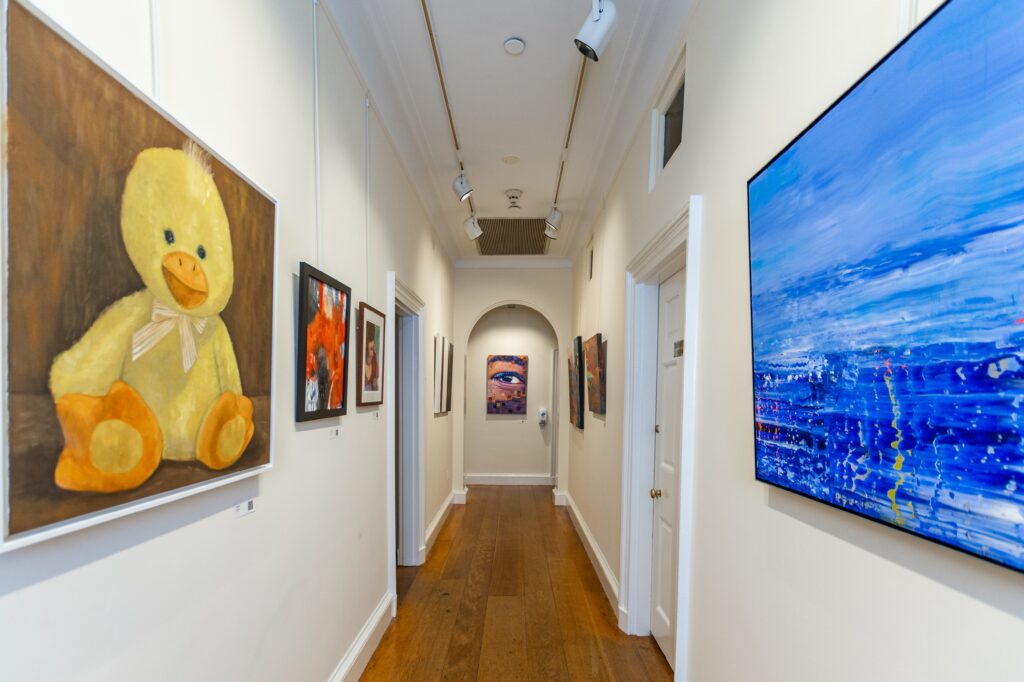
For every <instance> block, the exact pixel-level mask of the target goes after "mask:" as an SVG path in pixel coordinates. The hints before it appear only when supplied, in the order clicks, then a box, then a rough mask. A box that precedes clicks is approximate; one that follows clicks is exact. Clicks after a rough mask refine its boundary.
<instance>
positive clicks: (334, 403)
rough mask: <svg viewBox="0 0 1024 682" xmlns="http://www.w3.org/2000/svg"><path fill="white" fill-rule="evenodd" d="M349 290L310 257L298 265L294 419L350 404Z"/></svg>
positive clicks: (307, 418)
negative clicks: (323, 270)
mask: <svg viewBox="0 0 1024 682" xmlns="http://www.w3.org/2000/svg"><path fill="white" fill-rule="evenodd" d="M351 301H352V290H351V289H350V288H349V287H347V286H345V285H344V284H342V283H341V282H339V281H338V280H336V279H334V278H333V277H331V276H330V275H328V274H326V273H324V272H320V271H319V270H317V269H316V268H314V267H313V266H312V265H310V264H309V263H301V264H300V266H299V338H298V343H297V344H296V345H297V346H298V363H297V367H296V371H295V374H296V381H297V387H296V394H295V420H296V421H300V422H305V421H311V420H313V419H324V418H325V417H336V416H339V415H343V414H345V413H346V412H347V410H348V325H349V314H350V309H351Z"/></svg>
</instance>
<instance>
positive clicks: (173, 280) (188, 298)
mask: <svg viewBox="0 0 1024 682" xmlns="http://www.w3.org/2000/svg"><path fill="white" fill-rule="evenodd" d="M163 266H164V267H163V271H164V281H165V282H167V288H168V289H170V290H171V295H172V296H174V300H175V301H177V302H178V305H180V306H181V307H182V308H184V309H185V310H192V309H193V308H195V307H197V306H200V305H202V303H203V301H205V300H206V297H207V295H208V294H209V293H210V287H209V284H208V283H207V282H206V273H205V272H203V266H202V265H200V264H199V261H198V260H196V258H195V256H193V255H191V254H188V253H185V252H184V251H175V252H173V253H169V254H167V255H166V256H164V261H163Z"/></svg>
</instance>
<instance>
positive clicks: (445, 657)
mask: <svg viewBox="0 0 1024 682" xmlns="http://www.w3.org/2000/svg"><path fill="white" fill-rule="evenodd" d="M398 585H399V606H398V617H397V618H395V620H394V621H392V623H391V625H390V627H389V628H388V631H387V632H386V633H385V635H384V638H383V639H382V640H381V643H380V645H379V646H378V647H377V651H376V652H374V655H373V658H372V659H371V660H370V663H369V665H368V666H367V668H366V671H365V672H364V673H363V677H362V679H364V680H417V681H419V680H488V681H490V680H588V681H590V680H671V679H672V670H671V669H670V668H669V667H668V664H667V663H666V662H665V658H664V656H662V655H661V651H660V650H659V649H658V646H657V644H655V642H654V640H653V639H652V638H651V637H629V636H627V635H625V634H623V633H622V631H620V630H619V628H618V625H617V624H616V617H615V611H614V609H613V608H612V605H611V604H610V603H609V602H608V598H607V597H606V596H605V594H604V591H603V590H602V588H601V583H600V581H599V580H598V577H597V574H596V573H595V572H594V569H593V567H592V566H591V564H590V560H589V559H588V557H587V554H586V551H585V550H584V548H583V544H582V543H581V542H580V540H579V537H578V536H577V535H576V531H575V529H574V528H573V526H572V521H571V520H570V519H569V515H568V513H567V511H566V509H565V508H564V507H555V506H554V505H553V504H552V496H551V491H550V489H548V488H543V487H539V486H533V487H516V486H474V487H472V488H471V489H470V492H469V497H468V502H467V504H466V505H464V506H456V507H454V508H453V510H452V513H451V514H450V515H449V517H448V519H447V521H446V522H445V525H444V527H443V528H442V529H441V531H440V532H439V534H438V538H437V541H436V542H435V543H434V547H433V549H432V550H431V552H430V556H429V557H428V558H427V561H426V563H424V564H423V565H422V566H419V567H416V568H405V567H402V568H399V571H398Z"/></svg>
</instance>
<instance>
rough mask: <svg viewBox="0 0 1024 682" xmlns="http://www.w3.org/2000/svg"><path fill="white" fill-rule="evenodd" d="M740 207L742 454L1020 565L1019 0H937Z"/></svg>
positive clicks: (799, 481) (837, 496)
mask: <svg viewBox="0 0 1024 682" xmlns="http://www.w3.org/2000/svg"><path fill="white" fill-rule="evenodd" d="M749 208H750V233H751V240H750V247H751V289H752V299H753V300H752V304H753V340H754V375H755V376H754V390H755V401H756V403H755V409H756V412H757V415H756V416H757V420H758V423H757V431H756V435H757V446H756V449H757V455H756V463H757V473H758V476H759V477H760V478H762V479H764V480H767V481H770V482H772V483H776V484H778V485H781V486H783V487H786V488H790V489H792V490H795V491H798V492H801V493H804V494H807V495H811V496H813V497H816V498H819V499H822V500H824V501H827V502H830V503H832V504H836V505H839V506H841V507H844V508H847V509H851V510H853V511H856V512H858V513H861V514H866V515H868V516H871V517H874V518H876V519H880V520H883V521H887V522H890V523H893V524H898V525H900V526H901V527H903V528H906V529H907V530H911V531H913V532H916V533H919V534H921V535H923V536H926V537H929V538H932V539H936V540H939V541H941V542H944V543H947V544H949V545H953V546H955V547H957V548H960V549H964V550H967V551H969V552H973V553H976V554H979V555H982V556H984V557H987V558H990V559H993V560H995V561H998V562H1001V563H1004V564H1006V565H1008V566H1010V567H1013V568H1015V569H1018V570H1024V447H1022V431H1021V421H1022V405H1024V324H1022V322H1024V319H1022V318H1024V267H1022V266H1024V2H1006V1H1005V0H954V1H953V2H952V3H950V4H949V5H947V6H946V7H945V8H944V9H943V10H941V11H940V13H939V14H938V15H937V16H936V17H935V18H934V19H933V20H932V21H931V22H929V23H928V24H927V25H926V26H925V27H924V28H923V29H922V30H921V31H919V32H918V33H917V34H915V35H914V36H913V37H912V38H911V39H910V41H908V42H907V44H905V45H904V46H903V47H902V48H901V49H900V50H899V51H897V52H896V53H895V54H894V55H892V56H891V57H890V58H889V59H888V60H887V61H886V62H885V63H884V64H883V65H882V66H881V67H879V68H878V69H877V70H875V71H874V72H873V73H872V74H871V75H870V76H869V77H868V78H867V79H865V80H864V81H863V82H862V83H860V85H858V86H857V88H855V89H854V90H853V91H852V92H851V93H850V94H849V95H848V96H847V97H846V98H845V99H844V100H843V101H842V102H841V103H840V104H839V105H838V106H836V107H835V108H834V109H832V110H831V111H830V112H829V113H828V114H827V115H825V116H824V117H823V118H822V119H821V120H820V121H819V122H818V123H817V125H815V126H814V127H813V128H812V129H810V130H809V131H808V132H807V133H806V134H805V135H804V136H803V137H802V138H800V139H799V140H798V141H797V142H796V143H795V144H794V145H793V146H792V147H791V148H789V149H788V150H787V151H786V152H785V153H784V154H782V155H781V156H780V157H779V158H778V159H777V160H775V161H774V162H773V163H772V164H771V165H770V166H769V167H768V168H767V169H766V170H765V171H763V172H762V173H761V174H760V175H758V177H757V178H755V180H753V181H752V182H751V184H750V188H749ZM887 379H888V381H887ZM894 425H895V426H894ZM897 451H899V452H897ZM898 455H902V456H903V464H902V469H901V470H900V471H897V458H898ZM901 481H902V482H901ZM891 491H895V492H894V493H892V494H893V496H894V498H895V503H896V510H894V509H893V500H891V499H890V497H889V495H890V493H891Z"/></svg>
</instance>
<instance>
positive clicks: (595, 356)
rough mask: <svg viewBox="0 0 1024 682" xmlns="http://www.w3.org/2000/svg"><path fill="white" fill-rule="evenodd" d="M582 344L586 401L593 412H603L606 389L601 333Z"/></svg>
mask: <svg viewBox="0 0 1024 682" xmlns="http://www.w3.org/2000/svg"><path fill="white" fill-rule="evenodd" d="M583 345H584V355H585V356H586V362H587V401H588V402H589V403H590V411H591V412H593V413H594V414H604V413H605V400H606V398H605V396H606V395H607V391H606V388H605V376H604V355H605V353H604V346H603V345H602V343H601V335H600V334H595V335H594V336H591V337H590V338H589V339H587V341H586V343H585V344H583Z"/></svg>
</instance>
